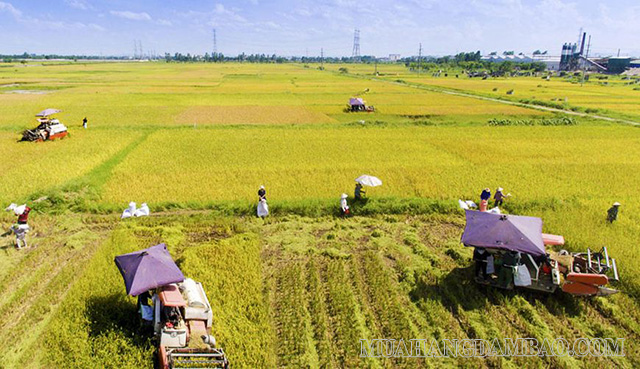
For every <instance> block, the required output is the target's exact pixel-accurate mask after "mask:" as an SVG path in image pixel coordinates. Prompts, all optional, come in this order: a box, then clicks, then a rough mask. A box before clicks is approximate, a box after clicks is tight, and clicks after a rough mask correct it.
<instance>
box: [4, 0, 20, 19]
mask: <svg viewBox="0 0 640 369" xmlns="http://www.w3.org/2000/svg"><path fill="white" fill-rule="evenodd" d="M0 12H6V13H9V14H11V15H13V16H14V17H16V18H19V17H20V16H22V12H21V11H20V10H18V9H16V8H15V7H14V6H13V5H11V4H9V3H5V2H2V1H0Z"/></svg>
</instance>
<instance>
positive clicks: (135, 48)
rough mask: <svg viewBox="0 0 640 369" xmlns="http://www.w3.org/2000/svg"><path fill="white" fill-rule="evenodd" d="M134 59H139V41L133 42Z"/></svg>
mask: <svg viewBox="0 0 640 369" xmlns="http://www.w3.org/2000/svg"><path fill="white" fill-rule="evenodd" d="M133 58H134V59H138V40H136V39H134V40H133Z"/></svg>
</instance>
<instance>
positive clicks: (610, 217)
mask: <svg viewBox="0 0 640 369" xmlns="http://www.w3.org/2000/svg"><path fill="white" fill-rule="evenodd" d="M619 208H620V203H619V202H617V201H616V202H614V203H613V205H612V206H611V207H610V208H609V210H607V221H608V222H609V223H613V222H614V221H616V220H618V209H619Z"/></svg>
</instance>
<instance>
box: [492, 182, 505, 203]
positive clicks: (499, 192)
mask: <svg viewBox="0 0 640 369" xmlns="http://www.w3.org/2000/svg"><path fill="white" fill-rule="evenodd" d="M502 191H504V189H503V188H502V187H498V189H497V190H496V194H495V195H493V199H494V200H495V202H494V203H493V207H494V208H495V207H496V206H502V202H503V201H504V198H505V196H504V193H502Z"/></svg>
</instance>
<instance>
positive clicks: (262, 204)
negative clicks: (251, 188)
mask: <svg viewBox="0 0 640 369" xmlns="http://www.w3.org/2000/svg"><path fill="white" fill-rule="evenodd" d="M267 215H269V205H267V198H266V197H262V198H260V201H258V217H259V218H262V219H264V218H266V216H267Z"/></svg>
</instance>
